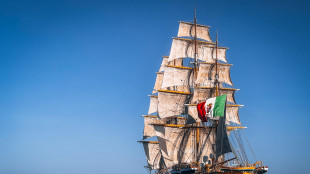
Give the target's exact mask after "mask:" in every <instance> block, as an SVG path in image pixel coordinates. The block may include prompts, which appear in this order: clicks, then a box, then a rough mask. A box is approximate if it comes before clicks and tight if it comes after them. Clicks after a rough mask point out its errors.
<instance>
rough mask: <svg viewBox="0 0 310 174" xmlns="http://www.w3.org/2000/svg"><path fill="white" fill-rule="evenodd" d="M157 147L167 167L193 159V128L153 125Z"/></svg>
mask: <svg viewBox="0 0 310 174" xmlns="http://www.w3.org/2000/svg"><path fill="white" fill-rule="evenodd" d="M154 127H155V131H156V135H157V138H158V143H159V148H160V150H161V154H162V156H163V159H164V161H165V165H166V167H167V168H171V167H172V166H174V165H176V164H180V163H190V162H192V161H194V160H193V153H194V152H193V150H194V149H193V148H192V147H191V144H192V142H193V137H194V136H193V130H191V129H179V128H172V127H164V126H154Z"/></svg>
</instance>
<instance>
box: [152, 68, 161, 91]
mask: <svg viewBox="0 0 310 174" xmlns="http://www.w3.org/2000/svg"><path fill="white" fill-rule="evenodd" d="M163 78H164V73H157V76H156V81H155V86H154V89H153V92H152V94H154V93H156V92H157V90H159V89H160V88H161V85H162V83H163Z"/></svg>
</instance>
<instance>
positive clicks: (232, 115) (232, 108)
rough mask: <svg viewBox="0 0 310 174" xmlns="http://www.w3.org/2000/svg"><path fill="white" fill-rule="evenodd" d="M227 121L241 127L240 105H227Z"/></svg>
mask: <svg viewBox="0 0 310 174" xmlns="http://www.w3.org/2000/svg"><path fill="white" fill-rule="evenodd" d="M226 121H227V124H229V122H233V123H236V124H239V125H241V122H240V118H239V106H238V105H227V107H226Z"/></svg>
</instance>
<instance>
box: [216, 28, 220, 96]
mask: <svg viewBox="0 0 310 174" xmlns="http://www.w3.org/2000/svg"><path fill="white" fill-rule="evenodd" d="M215 43H216V44H215V97H217V96H218V95H219V81H218V78H219V75H218V59H217V49H218V34H217V32H216V41H215Z"/></svg>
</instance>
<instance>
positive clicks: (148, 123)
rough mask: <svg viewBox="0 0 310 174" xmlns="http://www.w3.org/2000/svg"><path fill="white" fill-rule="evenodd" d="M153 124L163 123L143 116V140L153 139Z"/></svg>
mask: <svg viewBox="0 0 310 174" xmlns="http://www.w3.org/2000/svg"><path fill="white" fill-rule="evenodd" d="M154 123H163V122H162V121H161V120H159V119H158V118H157V117H156V116H149V115H147V116H144V129H143V138H144V139H145V138H148V137H153V136H156V135H155V130H154V127H153V126H152V124H154Z"/></svg>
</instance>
